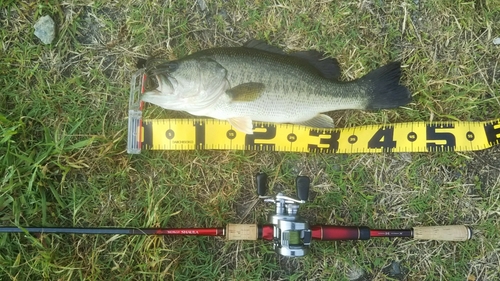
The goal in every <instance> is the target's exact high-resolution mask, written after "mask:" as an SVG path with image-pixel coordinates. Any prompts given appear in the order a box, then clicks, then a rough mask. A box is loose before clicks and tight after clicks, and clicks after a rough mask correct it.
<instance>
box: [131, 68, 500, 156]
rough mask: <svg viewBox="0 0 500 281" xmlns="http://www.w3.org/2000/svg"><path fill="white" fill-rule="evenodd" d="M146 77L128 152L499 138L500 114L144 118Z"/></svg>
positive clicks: (362, 148)
mask: <svg viewBox="0 0 500 281" xmlns="http://www.w3.org/2000/svg"><path fill="white" fill-rule="evenodd" d="M145 79H146V76H145V74H144V69H141V70H138V71H137V72H136V73H135V74H134V75H133V76H132V79H131V81H130V100H129V120H128V143H127V152H128V153H130V154H137V153H140V152H141V150H143V149H144V150H195V149H224V150H266V151H289V152H319V153H380V152H432V151H474V150H482V149H486V148H489V147H492V146H494V145H497V144H499V143H500V119H498V120H492V121H486V122H409V123H396V124H388V125H370V126H359V127H351V128H339V129H318V128H310V127H306V126H301V125H292V124H272V123H263V122H254V123H253V125H254V130H253V134H252V135H247V134H244V133H242V132H239V131H236V130H235V129H234V128H233V127H232V126H231V124H229V122H227V121H222V120H217V119H144V120H143V119H142V102H141V101H140V96H141V94H142V93H143V92H144V87H143V85H144V82H145Z"/></svg>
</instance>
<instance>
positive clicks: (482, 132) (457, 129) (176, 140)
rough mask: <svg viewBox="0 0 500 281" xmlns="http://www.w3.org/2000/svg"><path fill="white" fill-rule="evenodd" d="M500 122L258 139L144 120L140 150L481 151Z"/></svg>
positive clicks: (294, 128) (273, 127) (215, 127)
mask: <svg viewBox="0 0 500 281" xmlns="http://www.w3.org/2000/svg"><path fill="white" fill-rule="evenodd" d="M499 121H500V120H493V121H487V122H462V121H460V122H413V123H412V122H409V123H396V124H388V125H367V126H359V127H349V128H335V129H319V128H310V127H305V126H300V125H292V124H270V123H262V122H255V123H254V134H253V135H246V134H243V133H241V132H238V131H235V130H234V129H233V127H232V126H231V125H230V124H229V123H228V122H226V121H221V120H216V119H145V120H142V128H138V129H139V131H140V132H141V134H140V137H141V139H140V140H138V141H139V142H140V145H141V147H142V149H147V150H159V149H163V150H173V149H175V150H194V149H232V150H263V151H291V152H317V153H380V152H429V151H431V152H434V151H435V152H440V151H471V150H481V149H485V148H488V147H491V146H493V145H497V144H499V143H500V124H499V123H500V122H499Z"/></svg>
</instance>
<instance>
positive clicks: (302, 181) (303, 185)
mask: <svg viewBox="0 0 500 281" xmlns="http://www.w3.org/2000/svg"><path fill="white" fill-rule="evenodd" d="M310 185H311V180H310V179H309V177H306V176H298V177H297V178H296V179H295V186H296V187H297V197H298V198H299V200H304V201H307V199H308V198H309V186H310Z"/></svg>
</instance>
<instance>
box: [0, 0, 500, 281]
mask: <svg viewBox="0 0 500 281" xmlns="http://www.w3.org/2000/svg"><path fill="white" fill-rule="evenodd" d="M0 6H1V8H0V27H1V28H0V36H1V40H0V42H1V46H0V47H1V50H0V92H1V95H0V128H1V137H0V179H1V181H0V222H1V225H22V226H76V227H99V226H101V227H105V226H108V227H111V226H116V227H162V226H169V227H187V226H189V227H204V226H222V225H225V224H227V223H255V222H258V223H264V222H265V221H266V215H267V212H268V211H270V209H269V206H266V205H264V204H263V203H260V202H258V200H257V197H256V195H255V190H254V179H253V177H254V175H255V173H257V172H259V171H264V172H267V173H268V174H269V176H270V179H271V181H272V187H271V192H278V191H287V192H288V193H289V194H290V193H293V192H292V191H293V190H294V188H293V186H292V183H293V181H294V178H295V177H296V176H297V175H299V174H301V175H307V176H310V177H311V179H312V182H313V186H312V190H311V193H312V195H311V202H310V203H308V204H306V205H305V206H303V207H302V210H301V211H302V215H303V216H304V217H305V218H307V219H308V220H309V221H310V222H311V223H318V224H338V225H366V226H369V227H372V228H407V227H412V226H418V225H444V224H467V225H472V226H473V227H474V229H475V237H474V239H473V240H471V241H468V242H460V243H456V242H454V243H449V242H431V241H415V240H408V239H372V240H369V241H359V242H349V241H345V242H337V243H322V242H317V243H315V244H313V246H312V250H311V254H310V255H309V256H307V257H305V258H302V259H286V258H281V257H277V256H276V254H274V253H273V251H272V249H271V245H270V243H268V242H225V241H224V240H223V239H221V238H206V237H186V238H173V237H152V236H149V237H139V236H137V237H124V236H89V235H83V236H81V235H41V236H40V235H36V236H29V235H21V234H0V249H1V251H0V279H1V280H80V279H85V280H103V279H111V280H165V279H178V280H214V279H215V280H257V279H260V280H468V281H474V280H478V281H479V280H482V281H486V280H490V281H492V280H499V279H500V272H499V269H498V268H499V264H500V235H499V229H500V223H499V221H500V219H499V215H500V202H499V198H500V192H499V187H500V164H499V163H500V162H499V161H500V149H499V148H498V147H496V148H492V149H488V150H485V151H479V152H468V153H453V152H446V153H445V152H441V153H421V154H417V153H404V154H403V153H402V154H376V155H321V154H296V153H278V152H248V151H247V152H244V151H195V152H193V151H187V152H186V151H168V152H166V151H165V152H143V153H142V154H140V155H128V154H127V153H126V151H125V147H126V134H127V131H126V130H127V129H126V128H127V114H128V113H127V107H128V85H129V79H130V77H131V75H132V73H134V72H135V71H136V69H137V63H138V62H139V61H140V60H141V59H145V58H148V57H149V56H160V57H165V58H168V59H175V58H179V57H182V56H184V55H186V54H189V53H192V52H194V51H197V50H200V49H204V48H208V47H213V46H238V45H240V44H241V43H242V42H244V41H246V40H248V39H250V38H258V39H261V40H265V41H267V42H269V43H270V44H272V45H275V46H277V47H280V48H283V49H285V50H286V51H295V50H307V49H316V50H320V51H323V52H326V53H328V54H329V55H331V56H332V57H335V58H337V59H338V61H339V62H340V64H341V67H342V69H343V76H342V79H343V80H352V79H355V78H358V77H360V76H362V75H363V74H366V73H367V72H368V71H370V70H372V69H374V68H376V67H379V66H381V65H382V64H384V63H387V62H388V61H392V60H401V61H402V63H403V67H404V77H403V81H402V82H403V83H404V84H405V85H407V86H408V87H409V88H410V90H411V91H412V93H413V102H412V103H411V104H410V105H408V106H406V107H404V108H400V109H396V110H385V111H376V112H361V111H342V112H335V113H331V114H330V115H331V116H333V117H334V118H335V120H336V122H337V125H338V126H340V127H342V126H348V125H362V124H379V123H383V122H386V123H392V122H402V121H429V120H447V121H450V120H464V121H484V120H490V119H495V118H499V112H500V103H499V100H498V98H499V90H500V85H499V82H498V79H499V78H500V68H499V66H498V64H499V59H500V46H498V45H494V44H493V39H494V38H495V37H500V1H498V0H491V1H486V0H477V1H451V0H445V1H438V0H413V1H382V0H375V1H289V2H288V1H272V0H259V1H225V0H217V1H203V0H198V1H187V0H179V1H148V2H147V3H145V1H111V2H108V1H93V2H88V1H81V2H78V1H40V3H35V2H30V1H3V2H2V3H1V4H0ZM44 15H50V16H52V17H53V19H54V21H55V22H56V25H57V36H56V38H55V40H54V42H53V43H52V44H51V45H43V44H42V43H41V41H40V40H39V39H37V38H36V37H35V36H34V35H33V25H34V23H35V22H36V21H37V19H38V18H40V17H42V16H44ZM147 116H148V117H162V118H163V117H179V116H182V117H186V116H187V115H186V114H182V113H172V112H165V111H163V110H161V109H158V108H155V107H148V111H147Z"/></svg>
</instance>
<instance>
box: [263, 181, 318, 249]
mask: <svg viewBox="0 0 500 281" xmlns="http://www.w3.org/2000/svg"><path fill="white" fill-rule="evenodd" d="M256 181H257V193H258V195H259V198H261V199H264V202H268V203H274V204H275V207H276V210H275V212H274V213H270V214H269V222H270V223H271V224H272V225H273V227H274V231H273V248H274V250H275V251H276V252H277V253H278V254H280V255H282V256H286V257H302V256H304V255H306V254H307V253H308V252H309V245H310V244H311V240H312V232H311V229H310V228H309V224H308V223H307V222H306V221H305V220H303V219H302V218H301V217H299V216H298V215H297V212H298V210H299V207H300V204H303V203H305V202H306V201H307V198H308V197H309V185H310V183H311V182H310V180H309V178H308V177H306V176H298V177H297V178H296V180H295V186H296V189H297V197H298V199H295V198H292V197H288V196H285V195H284V194H283V193H278V194H277V195H276V197H274V198H273V197H271V196H266V190H267V175H266V174H264V173H259V174H257V176H256Z"/></svg>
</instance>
